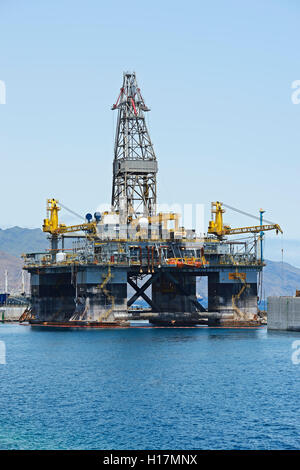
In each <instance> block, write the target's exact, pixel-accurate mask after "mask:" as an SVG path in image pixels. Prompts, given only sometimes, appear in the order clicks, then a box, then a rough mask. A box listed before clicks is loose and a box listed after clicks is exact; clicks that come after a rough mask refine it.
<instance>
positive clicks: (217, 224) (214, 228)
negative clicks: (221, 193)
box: [208, 201, 283, 238]
mask: <svg viewBox="0 0 300 470" xmlns="http://www.w3.org/2000/svg"><path fill="white" fill-rule="evenodd" d="M211 212H212V220H211V221H210V222H209V225H208V233H210V234H212V235H216V236H217V237H220V238H222V237H223V236H225V235H238V234H241V233H259V232H266V231H268V230H276V234H278V232H281V233H283V232H282V229H281V227H280V225H278V224H266V225H253V226H250V227H239V228H231V227H230V226H229V225H224V223H223V214H224V212H225V209H223V206H222V202H219V201H216V202H212V211H211ZM213 214H215V218H214V219H213Z"/></svg>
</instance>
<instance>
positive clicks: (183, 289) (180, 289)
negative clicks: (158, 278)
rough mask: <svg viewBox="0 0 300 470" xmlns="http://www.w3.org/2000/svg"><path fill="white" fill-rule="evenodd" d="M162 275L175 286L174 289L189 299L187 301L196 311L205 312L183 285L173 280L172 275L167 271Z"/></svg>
mask: <svg viewBox="0 0 300 470" xmlns="http://www.w3.org/2000/svg"><path fill="white" fill-rule="evenodd" d="M164 274H165V275H166V276H167V277H168V278H169V279H170V281H171V282H173V283H174V284H175V285H176V287H178V290H179V291H180V292H182V294H184V295H186V296H187V297H189V299H190V301H191V302H192V304H194V305H195V307H196V308H197V309H198V310H200V312H206V311H207V310H206V308H204V307H203V305H201V304H200V302H198V300H197V297H196V296H193V295H191V294H190V293H189V292H188V291H187V290H186V289H185V288H184V287H183V285H182V284H180V281H178V279H176V278H174V277H173V276H172V274H171V273H169V272H168V271H166V272H165V273H164Z"/></svg>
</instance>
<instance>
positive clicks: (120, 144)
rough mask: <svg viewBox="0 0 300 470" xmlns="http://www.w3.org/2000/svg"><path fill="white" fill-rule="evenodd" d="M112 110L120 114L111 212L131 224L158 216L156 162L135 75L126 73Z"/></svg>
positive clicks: (145, 109)
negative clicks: (114, 212)
mask: <svg viewBox="0 0 300 470" xmlns="http://www.w3.org/2000/svg"><path fill="white" fill-rule="evenodd" d="M112 109H113V110H115V109H117V110H118V120H117V129H116V138H115V148H114V162H113V184H112V201H111V205H112V210H113V211H118V212H119V213H120V219H123V220H122V221H123V223H124V222H127V223H128V222H130V220H132V219H135V218H137V217H139V216H144V217H151V216H154V215H156V173H157V161H156V156H155V153H154V149H153V145H152V142H151V139H150V135H149V132H148V129H147V125H146V121H145V114H144V113H145V112H147V111H150V110H149V108H147V106H146V105H145V102H144V100H143V97H142V95H141V91H140V89H139V87H138V84H137V81H136V76H135V73H134V72H133V73H129V72H125V73H124V76H123V85H122V88H121V90H120V94H119V97H118V99H117V102H116V103H115V104H114V105H113V106H112Z"/></svg>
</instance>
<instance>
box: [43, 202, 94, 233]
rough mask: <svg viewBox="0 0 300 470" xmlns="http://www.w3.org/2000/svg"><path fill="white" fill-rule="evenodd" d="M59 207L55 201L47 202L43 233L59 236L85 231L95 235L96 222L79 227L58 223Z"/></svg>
mask: <svg viewBox="0 0 300 470" xmlns="http://www.w3.org/2000/svg"><path fill="white" fill-rule="evenodd" d="M59 211H60V207H59V205H58V200H57V199H48V200H47V218H46V219H44V224H43V232H48V233H51V235H61V234H64V233H70V232H80V231H86V232H89V233H90V234H96V222H88V223H83V224H79V225H65V224H59V223H58V212H59Z"/></svg>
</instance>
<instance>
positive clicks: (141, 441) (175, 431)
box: [0, 324, 300, 449]
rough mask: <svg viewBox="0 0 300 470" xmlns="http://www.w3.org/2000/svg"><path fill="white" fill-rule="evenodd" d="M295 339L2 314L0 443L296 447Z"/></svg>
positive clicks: (298, 375) (262, 332)
mask: <svg viewBox="0 0 300 470" xmlns="http://www.w3.org/2000/svg"><path fill="white" fill-rule="evenodd" d="M297 340H298V341H299V340H300V333H288V332H282V333H280V332H267V330H266V328H262V329H223V328H220V329H214V328H174V329H172V328H149V327H148V328H132V329H102V330H99V329H98V330H86V329H83V330H78V329H77V330H76V329H70V330H69V329H66V328H62V329H48V328H47V327H44V328H36V327H30V326H26V325H13V324H2V325H0V341H1V345H2V346H4V347H3V348H2V353H3V354H4V353H5V358H3V357H2V361H1V363H0V448H1V449H297V448H299V447H300V423H299V401H300V400H299V399H300V364H298V362H299V361H297V354H295V353H296V351H295V345H296V346H297V344H299V343H295V341H297ZM299 357H300V354H299ZM4 359H5V360H4ZM295 359H296V360H295Z"/></svg>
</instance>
